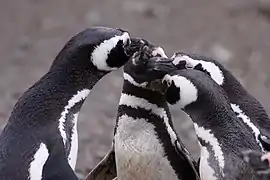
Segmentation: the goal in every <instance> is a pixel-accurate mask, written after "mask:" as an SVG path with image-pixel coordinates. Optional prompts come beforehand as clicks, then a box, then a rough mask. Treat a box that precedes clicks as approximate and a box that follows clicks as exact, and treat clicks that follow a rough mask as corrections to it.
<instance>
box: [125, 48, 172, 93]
mask: <svg viewBox="0 0 270 180" xmlns="http://www.w3.org/2000/svg"><path fill="white" fill-rule="evenodd" d="M157 64H158V65H157ZM171 68H173V69H174V70H176V68H175V67H174V65H173V64H172V60H171V59H168V58H167V56H166V55H165V53H164V50H163V49H162V48H161V47H159V46H155V45H152V44H150V43H145V45H144V46H143V47H141V49H140V50H139V51H137V52H136V53H134V55H133V56H132V57H131V59H130V60H129V61H128V62H127V63H126V64H125V66H124V79H125V80H127V81H129V82H130V83H132V84H133V85H136V86H139V87H142V88H147V86H148V84H149V83H150V82H152V81H154V80H160V81H161V79H162V77H163V76H164V75H165V74H167V73H168V72H170V71H171Z"/></svg>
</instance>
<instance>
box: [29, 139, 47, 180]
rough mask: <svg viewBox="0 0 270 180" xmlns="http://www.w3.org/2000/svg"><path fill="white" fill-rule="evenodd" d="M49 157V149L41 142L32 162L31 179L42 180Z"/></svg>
mask: <svg viewBox="0 0 270 180" xmlns="http://www.w3.org/2000/svg"><path fill="white" fill-rule="evenodd" d="M48 157H49V151H48V149H47V147H46V145H45V144H44V143H41V144H40V146H39V148H38V149H37V151H36V153H35V154H34V157H33V160H32V161H31V163H30V168H29V178H30V180H41V179H42V170H43V166H44V164H45V163H46V161H47V159H48Z"/></svg>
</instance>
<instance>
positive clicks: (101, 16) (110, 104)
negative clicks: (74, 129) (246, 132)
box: [0, 0, 270, 173]
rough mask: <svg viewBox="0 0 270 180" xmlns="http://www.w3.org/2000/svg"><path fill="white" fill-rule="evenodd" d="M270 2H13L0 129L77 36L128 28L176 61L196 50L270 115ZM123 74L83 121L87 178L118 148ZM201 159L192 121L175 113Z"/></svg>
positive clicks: (4, 13)
mask: <svg viewBox="0 0 270 180" xmlns="http://www.w3.org/2000/svg"><path fill="white" fill-rule="evenodd" d="M269 4H270V3H269V1H268V0H261V1H259V0H203V1H198V0H163V1H162V0H107V1H106V0H78V1H73V0H46V1H43V0H9V1H1V5H0V23H1V24H0V54H1V59H0V124H1V127H2V128H3V127H4V125H5V123H6V121H7V119H8V117H9V114H10V111H11V109H12V107H13V105H14V104H15V102H16V100H17V98H18V97H19V96H20V95H21V94H22V93H23V92H24V91H25V90H26V89H27V88H28V87H29V86H31V85H32V84H33V83H34V82H35V81H37V80H38V79H39V78H40V77H41V76H42V75H43V74H44V73H45V72H46V71H47V70H48V68H49V66H50V64H51V62H52V61H53V59H54V57H55V56H56V54H57V53H58V52H59V50H60V49H61V48H62V46H63V45H64V44H65V43H66V42H67V41H68V40H69V38H70V37H71V36H73V35H75V34H76V33H78V32H79V31H81V30H83V29H85V28H87V27H91V26H96V25H98V26H109V27H121V28H125V29H127V30H129V31H130V33H131V35H132V36H140V37H143V38H145V39H148V40H150V41H152V42H153V43H156V44H161V45H162V46H163V47H164V49H165V50H166V52H167V54H168V55H169V56H171V55H172V53H173V52H175V51H178V50H184V51H193V52H196V53H200V54H203V55H209V56H212V57H214V58H216V59H218V60H220V61H221V62H222V63H223V64H224V65H226V67H228V68H229V69H230V70H231V71H232V72H233V74H235V75H236V76H237V77H238V78H239V80H240V81H241V82H242V83H243V85H244V86H245V87H246V88H247V89H248V90H249V91H250V92H251V93H252V94H253V95H254V96H255V97H257V98H258V99H259V100H260V101H261V103H262V104H263V105H264V106H265V108H266V109H267V111H269V110H270V96H269V91H270V89H269V86H270V78H269V77H270V76H269V64H270V60H269V57H270V19H269V16H268V15H269V14H268V13H269V11H270V10H269V9H270V5H269ZM121 85H122V77H121V71H118V72H115V73H112V75H110V76H107V77H106V78H104V79H103V80H102V81H101V82H100V83H98V85H97V86H96V87H95V88H94V90H93V91H92V94H91V95H90V97H89V98H88V99H87V101H86V104H85V106H84V107H83V109H82V112H81V113H80V117H79V138H80V141H79V156H78V163H77V168H76V169H77V171H78V172H81V173H86V172H87V171H89V169H91V168H92V167H93V166H94V165H95V164H97V162H98V161H99V160H100V158H101V157H102V156H103V155H104V154H105V153H106V151H107V150H108V148H109V147H110V143H111V139H112V132H113V126H114V123H115V116H116V109H117V104H118V100H119V95H120V90H121ZM171 112H172V114H173V115H174V119H175V126H176V128H177V131H178V132H179V136H180V137H181V139H182V140H183V141H184V142H185V143H186V144H187V146H188V148H189V149H190V150H191V152H193V153H194V154H195V155H196V156H197V155H198V154H197V153H198V146H197V144H196V141H195V139H196V138H195V136H194V133H193V128H192V125H191V121H190V120H189V119H188V118H186V116H185V115H184V114H183V113H182V112H180V110H179V108H177V107H174V108H172V109H171Z"/></svg>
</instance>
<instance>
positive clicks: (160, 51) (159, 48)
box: [152, 47, 168, 58]
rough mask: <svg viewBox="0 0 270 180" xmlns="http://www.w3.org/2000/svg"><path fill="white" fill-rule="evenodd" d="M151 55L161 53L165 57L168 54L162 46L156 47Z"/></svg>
mask: <svg viewBox="0 0 270 180" xmlns="http://www.w3.org/2000/svg"><path fill="white" fill-rule="evenodd" d="M152 55H153V56H157V55H161V57H164V58H167V57H168V56H167V55H166V54H165V52H164V50H163V48H162V47H157V48H156V49H155V50H154V51H153V52H152Z"/></svg>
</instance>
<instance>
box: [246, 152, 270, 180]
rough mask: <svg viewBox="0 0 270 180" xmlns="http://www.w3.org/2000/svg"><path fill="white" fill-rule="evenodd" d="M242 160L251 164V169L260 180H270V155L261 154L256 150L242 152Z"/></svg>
mask: <svg viewBox="0 0 270 180" xmlns="http://www.w3.org/2000/svg"><path fill="white" fill-rule="evenodd" d="M242 158H243V159H244V161H245V162H247V163H249V165H250V166H251V168H252V169H253V170H254V171H255V172H256V177H257V179H258V180H269V179H270V153H269V152H268V153H265V154H263V153H261V152H258V151H254V150H246V151H243V152H242Z"/></svg>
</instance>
